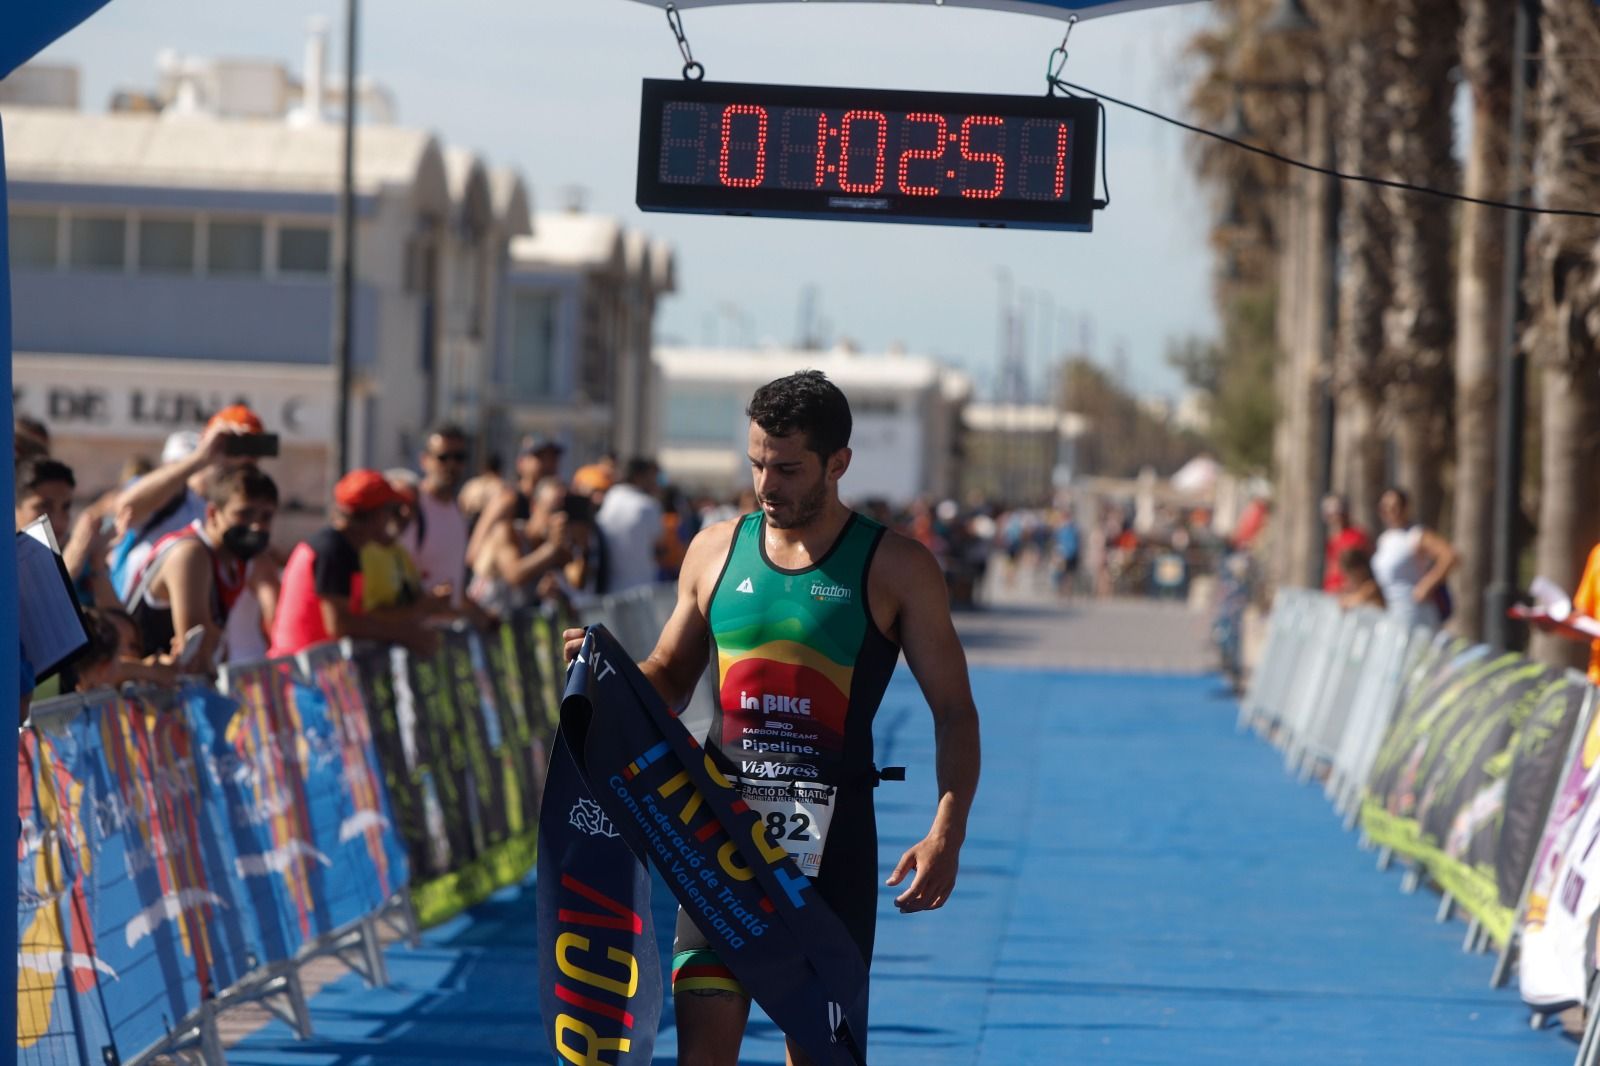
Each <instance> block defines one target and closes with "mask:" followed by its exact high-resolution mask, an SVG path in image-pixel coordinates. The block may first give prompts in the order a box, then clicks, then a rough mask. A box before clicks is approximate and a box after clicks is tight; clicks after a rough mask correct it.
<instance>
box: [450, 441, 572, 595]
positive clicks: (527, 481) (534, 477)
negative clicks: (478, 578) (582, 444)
mask: <svg viewBox="0 0 1600 1066" xmlns="http://www.w3.org/2000/svg"><path fill="white" fill-rule="evenodd" d="M563 451H564V448H563V447H562V445H561V444H560V443H559V442H558V441H555V440H553V439H551V438H549V437H535V436H527V437H523V438H522V445H521V446H520V447H519V448H518V449H517V467H516V473H517V478H516V481H515V483H513V484H511V485H508V486H507V487H506V491H505V492H503V493H501V494H500V496H499V498H497V499H495V500H494V501H492V502H491V503H490V504H489V506H488V507H486V508H484V511H483V514H482V515H481V516H479V518H478V524H477V525H476V526H474V527H473V530H472V539H471V540H469V541H468V542H467V561H468V562H469V563H471V562H473V561H475V560H476V559H477V558H478V553H479V552H480V551H482V550H483V543H484V541H485V540H486V539H487V538H488V535H489V531H490V530H491V529H493V528H495V527H496V526H498V525H499V524H500V523H502V522H512V521H516V522H526V521H527V520H528V518H529V516H530V515H531V514H532V513H533V496H534V492H535V491H536V490H537V489H538V487H539V483H540V482H542V481H544V480H546V479H547V478H553V477H559V476H560V470H561V455H562V452H563Z"/></svg>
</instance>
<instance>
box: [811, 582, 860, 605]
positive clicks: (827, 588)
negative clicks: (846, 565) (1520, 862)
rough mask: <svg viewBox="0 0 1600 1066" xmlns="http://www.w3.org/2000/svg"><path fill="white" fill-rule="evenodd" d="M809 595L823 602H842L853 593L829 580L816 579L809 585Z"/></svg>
mask: <svg viewBox="0 0 1600 1066" xmlns="http://www.w3.org/2000/svg"><path fill="white" fill-rule="evenodd" d="M811 595H812V596H814V597H816V599H818V600H820V601H822V602H824V603H826V602H828V601H830V600H832V601H833V602H835V603H843V602H845V601H846V600H848V599H850V597H852V596H854V595H855V593H854V592H852V591H851V590H850V589H847V588H845V587H844V586H842V585H835V584H833V583H832V582H829V581H818V582H817V583H816V584H814V585H812V586H811Z"/></svg>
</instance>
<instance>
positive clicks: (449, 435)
mask: <svg viewBox="0 0 1600 1066" xmlns="http://www.w3.org/2000/svg"><path fill="white" fill-rule="evenodd" d="M435 437H438V438H439V439H440V440H459V441H465V440H466V439H467V431H466V430H464V429H462V428H461V427H460V426H458V425H456V424H455V423H454V422H441V423H439V424H438V425H437V426H434V427H433V428H432V429H430V430H428V436H427V438H426V439H427V440H432V439H433V438H435Z"/></svg>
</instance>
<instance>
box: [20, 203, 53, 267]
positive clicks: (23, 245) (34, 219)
mask: <svg viewBox="0 0 1600 1066" xmlns="http://www.w3.org/2000/svg"><path fill="white" fill-rule="evenodd" d="M10 236H11V239H10V246H11V266H12V268H13V269H15V270H54V269H55V268H56V265H57V262H56V216H55V215H34V214H14V215H12V216H11V223H10Z"/></svg>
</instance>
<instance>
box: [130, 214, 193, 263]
mask: <svg viewBox="0 0 1600 1066" xmlns="http://www.w3.org/2000/svg"><path fill="white" fill-rule="evenodd" d="M139 273H141V274H192V273H194V223H193V222H183V221H175V220H166V219H153V218H145V219H140V220H139Z"/></svg>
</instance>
